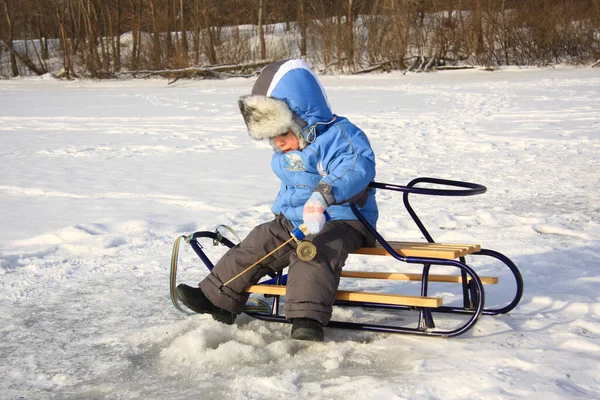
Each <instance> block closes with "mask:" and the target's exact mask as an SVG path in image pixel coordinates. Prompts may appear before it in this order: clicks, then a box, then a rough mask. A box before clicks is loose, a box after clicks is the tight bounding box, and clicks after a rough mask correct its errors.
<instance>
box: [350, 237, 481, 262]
mask: <svg viewBox="0 0 600 400" xmlns="http://www.w3.org/2000/svg"><path fill="white" fill-rule="evenodd" d="M388 243H389V244H390V245H391V246H392V248H393V249H394V250H395V251H396V252H397V253H398V254H400V255H402V256H405V257H432V258H444V259H448V260H453V259H455V258H459V257H464V256H466V255H467V254H473V253H477V252H478V251H480V250H481V246H480V245H478V244H457V243H427V242H394V241H392V242H388ZM354 254H366V255H371V256H390V253H388V252H387V250H386V249H384V248H383V246H382V245H381V244H380V243H377V244H376V245H375V246H372V247H361V248H360V249H358V250H356V251H355V252H354Z"/></svg>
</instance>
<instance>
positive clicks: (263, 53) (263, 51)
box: [258, 0, 267, 60]
mask: <svg viewBox="0 0 600 400" xmlns="http://www.w3.org/2000/svg"><path fill="white" fill-rule="evenodd" d="M265 4H266V0H258V38H259V40H260V59H261V60H265V59H266V58H267V45H266V43H265V31H264V29H263V23H264V16H265Z"/></svg>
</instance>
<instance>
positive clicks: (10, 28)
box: [2, 0, 19, 76]
mask: <svg viewBox="0 0 600 400" xmlns="http://www.w3.org/2000/svg"><path fill="white" fill-rule="evenodd" d="M2 3H3V4H2V5H3V7H4V16H5V18H6V31H7V36H6V38H4V37H3V38H2V41H3V42H4V44H5V45H6V48H7V50H8V51H9V53H10V54H9V58H10V71H11V74H12V76H19V68H17V57H16V52H15V50H14V47H13V38H14V29H15V27H14V23H13V21H14V20H13V10H14V1H12V0H4V1H3V2H2Z"/></svg>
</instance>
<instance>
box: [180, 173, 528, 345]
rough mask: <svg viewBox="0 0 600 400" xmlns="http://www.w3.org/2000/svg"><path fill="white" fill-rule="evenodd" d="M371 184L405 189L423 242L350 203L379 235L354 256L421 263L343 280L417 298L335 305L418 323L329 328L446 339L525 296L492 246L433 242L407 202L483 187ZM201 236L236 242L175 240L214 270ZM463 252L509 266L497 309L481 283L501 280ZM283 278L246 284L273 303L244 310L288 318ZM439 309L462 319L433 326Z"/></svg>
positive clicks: (343, 296) (353, 294) (378, 297)
mask: <svg viewBox="0 0 600 400" xmlns="http://www.w3.org/2000/svg"><path fill="white" fill-rule="evenodd" d="M419 183H427V184H435V185H445V186H452V187H457V188H459V189H437V188H418V187H415V186H416V185H417V184H419ZM370 186H371V187H374V188H376V189H378V190H392V191H397V192H403V195H404V197H403V201H404V205H405V207H406V210H407V211H408V213H409V214H410V215H411V217H412V219H413V221H414V222H415V223H416V224H417V226H418V227H419V229H420V231H421V233H422V234H423V236H424V237H425V238H426V240H427V242H396V241H387V240H386V239H384V238H383V237H382V236H381V235H380V234H379V232H377V230H376V229H375V228H374V227H373V226H371V225H370V224H369V222H368V221H367V220H366V219H365V218H364V217H363V216H362V214H361V213H360V211H359V210H358V208H357V207H356V206H355V205H354V204H351V208H352V210H353V212H354V214H355V215H356V216H357V218H358V219H359V220H360V221H361V222H362V223H363V224H364V225H365V226H366V227H367V229H369V231H370V232H371V233H372V234H373V235H374V236H375V238H376V239H377V244H376V245H375V246H374V247H363V248H360V249H358V250H357V251H356V252H355V254H358V255H368V256H388V257H393V258H395V259H396V260H398V261H399V262H402V263H405V264H416V265H419V266H420V273H415V272H410V273H408V272H407V273H401V272H366V271H352V270H344V271H343V272H342V274H341V278H342V279H377V280H388V281H408V282H411V281H412V282H415V281H416V282H420V293H419V295H416V296H415V295H402V294H397V293H380V292H364V291H347V290H338V293H337V295H336V301H335V303H334V305H335V306H339V307H359V308H363V309H366V310H368V312H373V311H378V310H382V311H384V312H385V313H391V314H394V315H396V314H397V313H400V312H404V311H406V310H409V311H412V312H414V313H416V321H415V322H414V323H413V325H414V326H406V324H405V323H403V324H402V325H390V324H381V323H370V322H364V323H360V322H351V321H336V320H332V321H330V322H329V324H328V327H332V328H342V329H356V330H366V331H374V332H388V333H409V334H417V335H429V336H442V337H450V336H457V335H460V334H462V333H465V332H467V331H468V330H469V329H471V328H472V327H473V326H474V325H475V324H476V322H477V321H478V319H479V317H480V316H481V315H482V314H489V315H495V314H504V313H508V312H509V311H510V310H512V309H513V308H514V307H516V306H517V304H518V303H519V301H520V299H521V296H522V294H523V280H522V277H521V274H520V272H519V270H518V268H517V267H516V265H515V264H514V263H513V262H512V261H511V260H510V259H509V258H508V257H506V256H504V255H503V254H501V253H498V252H496V251H493V250H487V249H482V248H481V247H480V245H478V244H454V243H436V242H435V241H434V240H433V238H432V237H431V235H430V234H429V232H428V231H427V229H426V228H425V226H424V225H423V223H422V222H421V220H420V219H419V217H418V216H417V214H416V213H415V212H414V210H413V208H412V207H411V205H410V203H409V200H408V196H409V194H411V193H413V194H424V195H434V196H471V195H477V194H482V193H485V191H486V188H485V187H484V186H482V185H478V184H474V183H469V182H460V181H450V180H444V179H436V178H417V179H414V180H413V181H411V182H410V183H409V184H408V185H407V186H399V185H390V184H385V183H378V182H372V183H371V184H370ZM203 237H204V238H210V239H212V240H213V241H214V243H215V244H216V243H220V244H223V245H225V246H228V247H230V248H231V247H233V246H234V244H233V243H232V242H231V241H230V240H228V239H226V238H224V237H223V236H222V235H221V234H220V233H219V232H207V231H202V232H196V233H194V234H191V235H189V236H182V237H180V238H179V239H181V238H185V240H186V241H187V242H188V243H189V244H190V245H191V246H192V248H193V249H194V251H195V252H196V253H197V254H198V256H199V257H200V258H201V259H202V261H203V262H204V264H205V265H206V266H207V267H208V268H209V269H212V267H213V264H212V262H211V261H210V260H209V259H208V257H207V256H206V254H205V253H204V251H203V249H202V246H201V245H200V244H199V243H198V240H197V239H199V238H203ZM179 239H178V240H179ZM177 243H178V242H176V246H175V247H174V252H173V262H172V269H171V270H172V271H171V299H172V301H173V304H174V305H175V307H177V308H178V309H179V310H181V311H184V310H183V309H182V308H181V306H180V305H179V304H178V302H177V299H176V298H175V296H174V290H175V287H176V283H175V281H176V272H175V271H176V267H174V266H175V265H176V260H177V251H176V249H178V244H177ZM467 256H469V257H471V256H489V257H493V258H495V259H497V260H499V261H501V262H502V263H503V264H504V265H505V266H506V267H508V269H509V270H510V271H511V273H512V275H513V278H514V280H515V285H516V291H515V294H514V297H513V298H512V301H510V302H509V303H508V304H507V305H505V306H503V307H501V308H492V309H490V308H485V306H484V305H485V295H484V293H485V291H484V286H483V285H494V284H497V283H498V282H499V278H498V277H493V276H482V277H480V276H478V274H477V273H476V272H475V271H474V269H473V268H472V267H471V266H469V265H468V264H467V262H466V257H467ZM348 264H349V263H347V265H348ZM433 266H446V267H452V268H451V269H455V273H453V274H432V273H430V271H431V268H432V267H433ZM286 278H287V276H286V275H284V274H283V273H281V272H280V273H278V274H276V275H275V276H274V277H272V278H271V279H268V280H266V281H263V282H260V283H259V284H256V285H252V286H250V287H248V288H247V289H246V291H247V292H249V293H254V294H261V295H264V296H265V298H266V299H268V301H270V302H271V304H270V305H269V307H268V309H267V310H262V311H246V314H248V315H250V316H252V317H254V318H257V319H261V320H265V321H275V322H289V321H287V320H286V319H285V316H283V315H281V314H280V312H279V310H280V305H281V302H282V301H284V299H285V290H286V287H285V283H286ZM431 283H436V284H438V283H440V284H446V283H447V284H458V285H460V287H461V292H462V302H461V303H462V305H460V306H456V305H454V306H450V305H445V304H444V298H443V297H441V296H430V295H429V291H430V285H431ZM438 313H444V314H456V315H457V316H461V317H460V318H458V321H453V322H454V324H453V326H451V327H445V328H438V327H436V321H435V320H434V315H439V314H438Z"/></svg>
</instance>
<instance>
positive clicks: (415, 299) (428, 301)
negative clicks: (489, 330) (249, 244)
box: [246, 285, 443, 308]
mask: <svg viewBox="0 0 600 400" xmlns="http://www.w3.org/2000/svg"><path fill="white" fill-rule="evenodd" d="M285 289H286V287H285V286H280V285H252V286H249V287H248V288H246V292H248V293H259V294H266V295H272V296H285ZM335 299H336V300H341V301H355V302H365V303H375V304H394V305H400V306H409V307H427V308H437V307H441V306H442V303H443V302H442V299H441V298H439V297H424V296H403V295H397V294H383V293H370V292H351V291H347V290H338V291H337V294H336V296H335Z"/></svg>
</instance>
